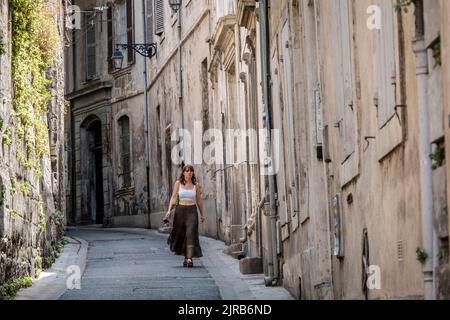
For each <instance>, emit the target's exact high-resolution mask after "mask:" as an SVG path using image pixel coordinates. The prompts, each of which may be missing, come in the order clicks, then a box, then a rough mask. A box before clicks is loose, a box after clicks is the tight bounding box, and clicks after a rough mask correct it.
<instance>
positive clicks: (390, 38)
mask: <svg viewBox="0 0 450 320" xmlns="http://www.w3.org/2000/svg"><path fill="white" fill-rule="evenodd" d="M378 5H379V6H380V7H381V9H382V12H383V15H382V17H383V18H382V27H381V29H380V30H377V31H376V40H375V56H376V68H375V73H376V75H377V76H376V80H377V89H378V126H379V128H382V127H384V126H385V124H386V123H387V122H388V121H389V120H390V119H391V118H392V117H393V116H394V114H395V104H396V99H395V89H396V63H395V57H396V54H395V26H394V8H393V5H392V1H391V0H378Z"/></svg>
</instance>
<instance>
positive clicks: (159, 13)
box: [154, 0, 165, 36]
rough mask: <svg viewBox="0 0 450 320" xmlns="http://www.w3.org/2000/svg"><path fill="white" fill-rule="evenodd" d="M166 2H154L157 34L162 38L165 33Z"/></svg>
mask: <svg viewBox="0 0 450 320" xmlns="http://www.w3.org/2000/svg"><path fill="white" fill-rule="evenodd" d="M164 2H165V1H164V0H154V4H155V7H154V20H155V34H156V35H157V36H160V35H162V34H163V32H164Z"/></svg>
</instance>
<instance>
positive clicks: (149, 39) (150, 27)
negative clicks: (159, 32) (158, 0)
mask: <svg viewBox="0 0 450 320" xmlns="http://www.w3.org/2000/svg"><path fill="white" fill-rule="evenodd" d="M146 6H147V7H146V12H147V15H146V19H147V20H146V24H147V39H146V41H147V43H153V42H154V41H153V32H154V31H153V30H154V29H153V0H147V1H146Z"/></svg>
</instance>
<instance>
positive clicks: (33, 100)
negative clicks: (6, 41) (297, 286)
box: [7, 0, 59, 177]
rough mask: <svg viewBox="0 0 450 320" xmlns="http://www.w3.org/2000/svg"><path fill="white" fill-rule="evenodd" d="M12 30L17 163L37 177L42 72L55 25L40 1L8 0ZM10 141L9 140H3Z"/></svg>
mask: <svg viewBox="0 0 450 320" xmlns="http://www.w3.org/2000/svg"><path fill="white" fill-rule="evenodd" d="M9 5H10V10H11V32H12V58H11V59H12V74H13V91H14V98H13V110H14V112H13V116H15V117H16V118H17V119H18V121H17V124H15V134H16V136H17V140H16V141H17V145H18V146H19V145H21V144H22V145H23V146H24V151H23V152H20V151H19V152H17V159H18V161H19V164H20V165H22V166H24V167H25V168H28V169H34V170H35V171H36V172H37V177H39V176H40V160H41V158H42V157H43V156H44V155H46V154H48V151H49V150H48V128H47V112H48V103H49V101H50V99H51V92H50V90H49V85H50V84H51V79H49V77H48V75H47V74H46V71H47V70H48V69H49V67H50V66H51V64H52V62H53V59H54V56H55V55H56V52H57V50H58V43H59V37H58V29H57V24H56V23H55V22H54V21H53V18H52V16H51V14H50V11H49V10H48V7H47V6H46V5H45V3H44V1H43V0H9ZM7 142H10V140H7Z"/></svg>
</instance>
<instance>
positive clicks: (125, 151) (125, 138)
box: [118, 116, 131, 188]
mask: <svg viewBox="0 0 450 320" xmlns="http://www.w3.org/2000/svg"><path fill="white" fill-rule="evenodd" d="M118 127H119V135H120V136H119V138H120V139H119V140H120V142H119V145H120V170H119V172H120V178H121V179H120V181H121V186H122V188H127V187H130V186H131V150H130V119H129V118H128V117H127V116H122V117H121V118H120V119H119V121H118Z"/></svg>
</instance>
